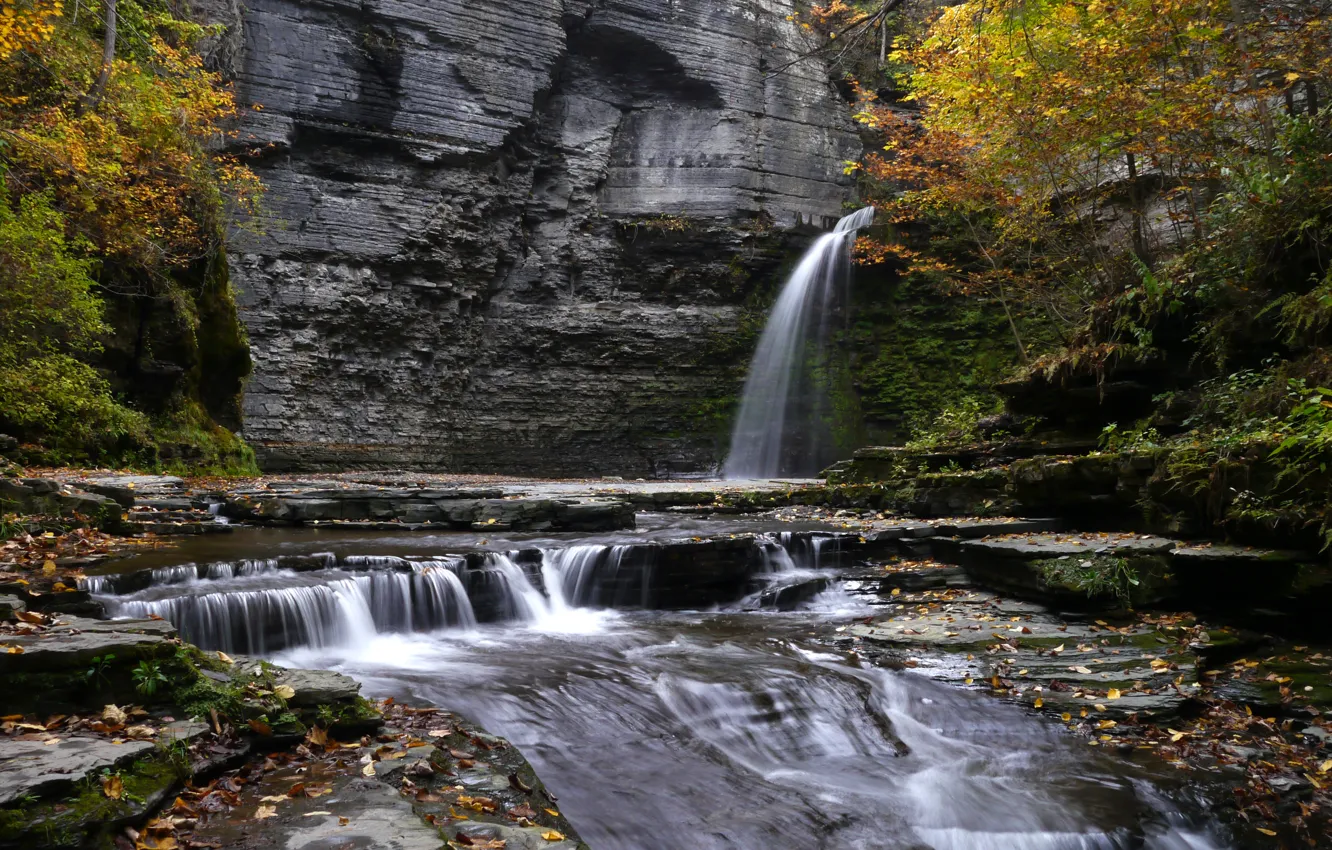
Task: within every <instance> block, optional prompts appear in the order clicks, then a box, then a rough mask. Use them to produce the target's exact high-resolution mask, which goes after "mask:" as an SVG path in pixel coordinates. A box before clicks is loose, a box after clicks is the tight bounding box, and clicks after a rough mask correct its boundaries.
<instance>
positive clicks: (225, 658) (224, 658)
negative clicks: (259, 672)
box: [217, 649, 236, 664]
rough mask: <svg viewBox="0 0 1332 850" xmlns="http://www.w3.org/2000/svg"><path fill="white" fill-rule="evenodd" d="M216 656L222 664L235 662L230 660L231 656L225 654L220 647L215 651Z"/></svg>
mask: <svg viewBox="0 0 1332 850" xmlns="http://www.w3.org/2000/svg"><path fill="white" fill-rule="evenodd" d="M217 658H218V660H219V661H221V662H222V663H223V664H235V663H236V662H235V661H233V660H232V658H231V656H230V655H227V654H226V653H225V652H223V651H222V650H220V649H219V650H218V651H217Z"/></svg>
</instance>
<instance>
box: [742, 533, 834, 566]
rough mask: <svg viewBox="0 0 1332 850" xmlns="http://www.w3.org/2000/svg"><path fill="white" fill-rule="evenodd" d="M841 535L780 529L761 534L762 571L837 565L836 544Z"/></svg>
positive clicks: (758, 538) (759, 538)
mask: <svg viewBox="0 0 1332 850" xmlns="http://www.w3.org/2000/svg"><path fill="white" fill-rule="evenodd" d="M836 540H837V538H835V537H830V536H826V535H819V534H808V533H798V532H792V531H779V532H773V533H770V534H760V535H758V536H757V537H756V538H755V542H756V543H757V544H758V546H759V558H760V560H761V563H762V566H761V567H760V572H762V573H789V572H795V571H797V570H819V569H824V568H825V567H829V566H835V565H836V558H835V557H830V556H833V555H835V551H834V547H832V546H829V544H830V543H835V542H836Z"/></svg>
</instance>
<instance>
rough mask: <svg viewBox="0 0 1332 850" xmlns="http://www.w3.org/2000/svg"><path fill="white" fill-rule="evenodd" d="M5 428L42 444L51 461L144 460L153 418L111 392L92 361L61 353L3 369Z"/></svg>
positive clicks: (1, 423) (0, 419) (43, 456)
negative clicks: (93, 366)
mask: <svg viewBox="0 0 1332 850" xmlns="http://www.w3.org/2000/svg"><path fill="white" fill-rule="evenodd" d="M0 428H3V429H4V430H5V431H7V432H9V433H11V434H13V435H15V436H17V437H19V438H20V439H21V440H25V441H31V442H34V443H38V444H39V445H40V448H39V449H38V450H37V451H34V452H32V453H31V454H32V456H33V459H34V460H38V461H39V462H48V463H79V462H85V461H90V462H110V463H118V462H124V461H131V462H133V461H136V460H137V461H140V462H141V461H142V460H144V459H146V458H149V457H151V453H152V452H151V447H150V440H151V437H150V436H149V433H148V420H147V419H146V418H145V417H144V416H143V414H141V413H138V412H136V411H133V410H130V409H129V408H127V407H125V406H123V405H122V404H120V403H119V402H117V401H116V400H115V399H114V398H113V397H112V395H111V388H110V385H108V384H107V382H106V379H104V378H103V377H102V376H101V375H99V374H98V373H97V372H96V371H95V370H94V369H93V368H92V367H91V366H89V365H88V364H86V363H81V362H79V361H78V360H75V359H74V358H72V357H69V356H66V355H62V354H57V355H51V356H48V357H41V358H36V359H32V360H27V361H23V362H20V363H17V364H15V365H13V366H10V367H7V368H0Z"/></svg>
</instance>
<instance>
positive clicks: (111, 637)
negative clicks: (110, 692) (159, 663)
mask: <svg viewBox="0 0 1332 850" xmlns="http://www.w3.org/2000/svg"><path fill="white" fill-rule="evenodd" d="M175 633H176V630H175V628H174V627H173V626H172V625H171V624H170V623H169V622H167V621H165V620H115V621H104V620H89V619H85V618H82V617H71V616H66V617H61V618H60V619H59V620H58V621H57V625H56V626H54V627H52V628H50V629H48V630H47V631H45V632H42V633H40V634H35V635H14V636H7V637H5V638H4V639H3V640H0V645H3V647H4V648H5V649H6V650H8V649H10V648H14V649H19V650H21V651H20V652H11V651H0V675H4V674H12V673H29V672H36V673H49V672H59V671H67V670H72V669H78V668H81V667H86V666H87V665H88V664H90V663H91V662H92V659H93V658H95V657H98V656H105V655H107V654H111V655H114V656H115V658H116V664H117V665H118V666H119V665H126V664H130V665H132V664H133V663H135V662H137V661H138V660H139V659H142V658H152V657H156V656H159V655H165V654H168V653H170V652H172V651H174V649H175V645H174V644H173V643H171V638H172V637H174V636H175Z"/></svg>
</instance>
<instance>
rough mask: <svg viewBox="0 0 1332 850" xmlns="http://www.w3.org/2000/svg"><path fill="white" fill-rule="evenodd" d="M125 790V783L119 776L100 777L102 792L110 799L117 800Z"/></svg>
mask: <svg viewBox="0 0 1332 850" xmlns="http://www.w3.org/2000/svg"><path fill="white" fill-rule="evenodd" d="M124 792H125V783H124V782H123V781H122V780H121V778H120V777H119V776H114V775H113V776H103V777H102V793H103V794H105V795H106V796H107V797H108V798H110V799H112V800H119V799H120V795H121V794H123V793H124Z"/></svg>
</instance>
